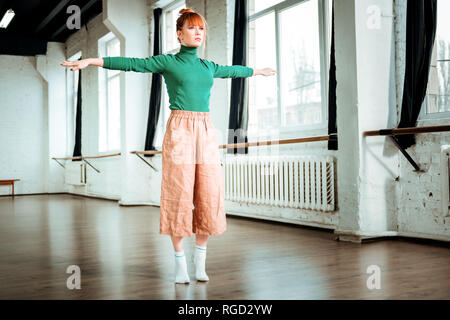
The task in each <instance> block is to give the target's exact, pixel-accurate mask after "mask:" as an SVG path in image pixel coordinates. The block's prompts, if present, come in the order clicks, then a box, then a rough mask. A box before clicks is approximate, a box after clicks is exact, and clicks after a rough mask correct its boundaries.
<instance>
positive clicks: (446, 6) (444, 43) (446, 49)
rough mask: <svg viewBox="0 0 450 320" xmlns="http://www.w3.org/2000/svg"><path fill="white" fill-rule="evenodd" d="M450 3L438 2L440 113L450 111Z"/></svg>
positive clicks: (437, 34) (437, 31)
mask: <svg viewBox="0 0 450 320" xmlns="http://www.w3.org/2000/svg"><path fill="white" fill-rule="evenodd" d="M449 12H450V1H442V0H440V1H438V8H437V29H436V37H437V64H436V67H437V78H438V92H439V95H438V98H437V105H438V112H445V111H450V61H448V60H449V59H450V19H448V13H449Z"/></svg>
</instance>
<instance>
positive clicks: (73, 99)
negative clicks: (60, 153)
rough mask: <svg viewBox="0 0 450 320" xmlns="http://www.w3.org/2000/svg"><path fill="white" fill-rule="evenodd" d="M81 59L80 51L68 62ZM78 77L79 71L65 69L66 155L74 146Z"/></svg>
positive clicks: (71, 151) (70, 152)
mask: <svg viewBox="0 0 450 320" xmlns="http://www.w3.org/2000/svg"><path fill="white" fill-rule="evenodd" d="M80 57H81V51H79V52H77V53H76V54H74V55H73V56H71V57H70V58H69V59H68V61H77V60H78V59H80ZM78 75H79V71H70V68H66V79H67V81H66V85H67V135H66V136H67V141H66V146H67V150H66V153H67V154H70V155H71V154H72V153H73V148H74V146H75V128H76V114H77V96H78Z"/></svg>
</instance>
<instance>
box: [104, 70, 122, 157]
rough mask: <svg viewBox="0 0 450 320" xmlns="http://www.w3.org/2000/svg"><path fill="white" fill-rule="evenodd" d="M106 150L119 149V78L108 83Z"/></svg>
mask: <svg viewBox="0 0 450 320" xmlns="http://www.w3.org/2000/svg"><path fill="white" fill-rule="evenodd" d="M107 121H108V131H107V134H108V137H107V139H108V149H109V150H117V149H120V77H119V76H116V77H114V78H112V79H110V80H109V81H108V119H107Z"/></svg>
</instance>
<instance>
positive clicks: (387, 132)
mask: <svg viewBox="0 0 450 320" xmlns="http://www.w3.org/2000/svg"><path fill="white" fill-rule="evenodd" d="M447 131H450V126H449V125H443V126H424V127H408V128H394V129H380V130H371V131H363V137H373V136H389V137H390V138H391V140H392V142H394V144H395V146H396V147H397V148H398V149H399V150H400V151H401V153H402V154H403V155H404V156H405V158H406V159H407V160H408V162H409V163H410V164H411V165H412V166H413V167H414V171H418V172H422V171H423V170H421V169H420V167H419V165H418V164H417V163H416V162H415V161H414V160H413V158H411V156H410V155H409V153H408V152H407V151H406V150H405V148H403V147H402V146H401V145H400V144H399V142H398V140H397V138H396V137H395V136H398V135H403V134H416V133H431V132H447Z"/></svg>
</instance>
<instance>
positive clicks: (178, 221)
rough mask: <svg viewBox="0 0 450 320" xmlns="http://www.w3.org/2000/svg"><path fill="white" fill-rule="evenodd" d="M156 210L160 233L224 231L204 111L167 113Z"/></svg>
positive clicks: (220, 185) (213, 142)
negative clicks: (158, 215)
mask: <svg viewBox="0 0 450 320" xmlns="http://www.w3.org/2000/svg"><path fill="white" fill-rule="evenodd" d="M192 205H194V209H193V208H192ZM160 210H161V213H160V232H159V233H160V234H169V235H172V236H192V234H193V233H195V234H199V235H218V234H221V233H223V232H224V231H225V230H226V227H227V223H226V217H225V202H224V180H223V172H222V166H221V162H220V155H219V145H218V140H217V135H216V130H215V128H214V125H213V123H212V122H211V119H210V117H209V112H197V111H185V110H171V113H170V116H169V119H168V120H167V125H166V132H165V134H164V140H163V146H162V182H161V206H160Z"/></svg>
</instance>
